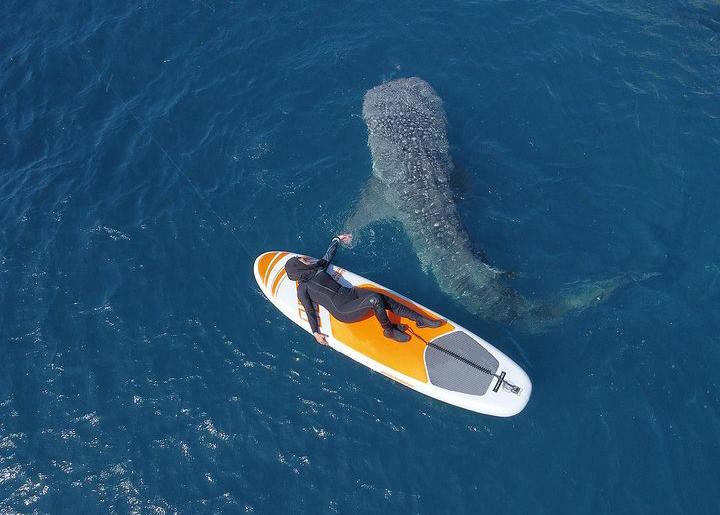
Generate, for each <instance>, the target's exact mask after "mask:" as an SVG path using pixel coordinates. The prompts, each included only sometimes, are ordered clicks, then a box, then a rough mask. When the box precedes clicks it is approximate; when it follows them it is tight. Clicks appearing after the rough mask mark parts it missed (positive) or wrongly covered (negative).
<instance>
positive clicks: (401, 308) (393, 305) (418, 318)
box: [382, 295, 442, 327]
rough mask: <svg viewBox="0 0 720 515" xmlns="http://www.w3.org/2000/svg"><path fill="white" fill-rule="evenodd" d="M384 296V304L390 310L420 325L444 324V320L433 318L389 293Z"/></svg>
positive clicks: (436, 325) (438, 325) (435, 325)
mask: <svg viewBox="0 0 720 515" xmlns="http://www.w3.org/2000/svg"><path fill="white" fill-rule="evenodd" d="M382 297H383V301H384V304H385V305H386V306H387V308H388V309H389V310H390V311H392V312H393V313H395V314H396V315H398V316H401V317H404V318H408V319H410V320H412V321H413V322H415V324H416V325H417V326H418V327H440V326H441V325H442V320H431V319H429V318H426V317H424V316H423V315H422V314H421V313H418V312H417V311H415V310H414V309H411V308H409V307H407V306H406V305H405V304H401V303H399V302H398V301H396V300H395V299H393V298H391V297H388V296H387V295H383V296H382Z"/></svg>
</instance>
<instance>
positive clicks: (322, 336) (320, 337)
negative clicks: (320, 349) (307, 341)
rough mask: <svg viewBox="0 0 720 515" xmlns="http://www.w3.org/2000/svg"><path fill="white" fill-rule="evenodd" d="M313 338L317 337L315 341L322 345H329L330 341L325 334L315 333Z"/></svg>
mask: <svg viewBox="0 0 720 515" xmlns="http://www.w3.org/2000/svg"><path fill="white" fill-rule="evenodd" d="M313 336H314V337H315V341H316V342H318V343H319V344H320V345H327V344H328V341H327V340H326V338H327V334H323V333H313Z"/></svg>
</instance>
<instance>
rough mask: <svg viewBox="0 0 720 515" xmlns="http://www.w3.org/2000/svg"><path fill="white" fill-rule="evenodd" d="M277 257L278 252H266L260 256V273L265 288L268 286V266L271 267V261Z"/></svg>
mask: <svg viewBox="0 0 720 515" xmlns="http://www.w3.org/2000/svg"><path fill="white" fill-rule="evenodd" d="M276 255H277V253H276V252H266V253H265V254H263V255H262V256H260V261H258V272H259V273H260V278H261V279H262V280H263V284H264V285H265V286H267V284H265V282H266V281H265V276H266V275H267V271H268V266H269V265H270V261H272V260H273V258H274V257H275V256H276Z"/></svg>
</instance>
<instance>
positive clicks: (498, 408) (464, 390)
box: [254, 251, 532, 417]
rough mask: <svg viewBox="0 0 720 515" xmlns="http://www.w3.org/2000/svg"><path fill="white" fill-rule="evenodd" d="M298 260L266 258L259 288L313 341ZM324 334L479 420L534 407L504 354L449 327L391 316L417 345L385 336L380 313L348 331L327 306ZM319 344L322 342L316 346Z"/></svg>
mask: <svg viewBox="0 0 720 515" xmlns="http://www.w3.org/2000/svg"><path fill="white" fill-rule="evenodd" d="M298 255H302V254H294V253H292V252H285V251H271V252H265V253H264V254H261V255H260V256H258V258H257V259H256V260H255V266H254V269H255V280H256V281H257V283H258V286H259V287H260V289H261V290H262V292H263V294H264V295H265V296H266V297H267V298H268V300H269V301H270V302H272V303H273V304H274V305H275V307H276V308H278V309H279V310H280V311H281V312H282V313H283V314H284V315H285V316H287V317H288V318H289V319H290V320H292V321H293V322H295V323H296V324H297V325H299V326H300V327H302V328H303V329H304V330H306V331H307V332H308V333H311V334H312V331H311V329H310V324H309V323H308V321H307V315H306V314H305V310H304V309H303V306H302V304H300V302H299V300H298V298H297V283H296V282H295V281H291V280H290V279H288V277H287V274H286V273H285V262H286V261H287V260H288V259H290V258H291V257H293V256H298ZM327 272H328V273H329V274H330V275H331V276H332V277H333V278H334V279H335V280H336V281H337V282H339V283H340V284H342V285H343V286H346V287H358V288H368V289H371V290H374V291H376V292H379V293H383V294H385V295H388V296H390V297H393V298H395V300H397V301H398V302H401V303H403V304H405V305H407V306H410V307H412V308H413V309H414V310H416V311H419V312H421V313H423V314H424V315H425V316H427V317H429V318H442V319H445V317H442V316H441V315H439V314H437V313H435V312H434V311H432V310H430V309H428V308H426V307H425V306H421V305H420V304H418V303H416V302H413V301H412V300H410V299H408V298H406V297H404V296H402V295H400V294H399V293H396V292H394V291H392V290H390V289H388V288H385V287H383V286H381V285H379V284H377V283H374V282H373V281H370V280H368V279H365V278H364V277H361V276H359V275H357V274H354V273H352V272H349V271H348V270H345V269H343V268H340V267H339V266H335V265H330V266H329V267H328V269H327ZM316 309H317V313H318V319H319V323H320V332H322V333H323V334H326V335H327V341H328V343H329V346H330V347H332V348H333V349H335V350H336V351H338V352H340V353H342V354H344V355H346V356H348V357H349V358H351V359H353V360H355V361H357V362H358V363H361V364H363V365H365V366H366V367H368V368H370V369H372V370H374V371H376V372H378V373H380V374H383V375H385V376H387V377H389V378H390V379H393V380H394V381H397V382H398V383H400V384H402V385H405V386H407V387H408V388H411V389H413V390H415V391H417V392H420V393H423V394H425V395H427V396H429V397H432V398H434V399H438V400H440V401H443V402H446V403H448V404H452V405H454V406H459V407H461V408H465V409H468V410H470V411H474V412H477V413H484V414H488V415H495V416H498V417H510V416H513V415H516V414H518V413H520V412H521V411H522V410H523V408H524V407H525V405H526V404H527V403H528V400H530V393H531V392H532V383H531V382H530V378H529V377H528V376H527V374H526V373H525V371H524V370H523V369H522V368H520V367H519V366H518V365H517V364H516V363H515V362H514V361H513V360H511V359H510V358H509V357H507V356H506V355H505V354H503V353H502V352H501V351H500V350H498V349H496V348H495V347H493V346H492V345H491V344H489V343H488V342H486V341H485V340H483V339H482V338H480V337H479V336H477V335H475V334H473V333H472V332H470V331H468V330H467V329H465V328H464V327H461V326H460V324H457V323H455V322H453V321H451V320H447V319H445V320H447V321H446V323H445V324H443V325H442V326H440V327H437V328H418V327H417V326H416V325H415V323H414V322H412V321H409V320H406V319H403V318H399V317H397V316H394V315H393V314H390V318H391V320H392V321H393V322H396V323H397V322H401V323H404V324H407V325H408V330H407V331H406V333H407V334H409V335H410V336H411V338H410V341H408V342H404V343H399V342H396V341H394V340H391V339H389V338H386V337H385V336H384V335H383V332H382V328H381V327H380V324H379V323H378V321H377V319H376V318H375V316H374V315H373V314H372V313H368V316H367V317H365V318H364V319H362V320H360V321H358V322H353V323H349V324H348V323H343V322H340V321H339V320H337V319H336V318H334V317H333V316H331V315H330V313H329V312H328V310H327V309H325V308H324V307H322V306H318V307H317V308H316ZM311 341H312V344H314V345H316V344H315V340H314V339H313V340H311Z"/></svg>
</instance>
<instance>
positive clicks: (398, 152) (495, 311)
mask: <svg viewBox="0 0 720 515" xmlns="http://www.w3.org/2000/svg"><path fill="white" fill-rule="evenodd" d="M363 118H364V120H365V123H366V124H367V127H368V132H369V136H368V145H369V147H370V151H371V152H372V160H373V177H372V178H371V181H370V184H369V186H368V188H367V190H366V191H365V194H364V197H363V199H362V201H361V203H360V205H359V206H358V210H357V211H356V213H355V214H354V215H353V216H352V217H351V218H350V220H348V222H347V223H346V228H347V229H349V230H353V229H359V228H360V227H361V226H363V225H365V224H367V223H369V222H372V221H373V220H376V219H378V218H386V219H387V218H390V219H395V220H397V221H399V222H400V223H401V224H402V225H403V227H404V228H405V231H406V232H407V234H408V236H409V237H410V239H411V240H412V243H413V245H414V247H415V250H416V253H417V256H418V259H419V260H420V263H421V265H422V266H423V268H424V269H425V270H427V271H430V272H431V273H432V274H433V275H434V276H435V278H436V280H437V282H438V285H439V286H440V288H441V289H442V290H443V291H445V292H446V293H447V294H449V295H451V296H453V297H454V298H457V299H458V300H459V301H460V302H462V303H463V304H464V305H466V306H467V307H468V309H469V310H470V311H471V312H473V313H475V314H478V315H480V316H482V317H483V318H487V319H492V320H496V321H498V322H502V323H513V324H514V325H517V326H520V327H522V328H524V329H526V330H529V331H537V330H541V329H543V328H546V327H548V326H550V325H553V324H555V323H558V322H559V321H560V320H561V319H562V317H563V316H564V315H566V314H567V313H569V312H571V311H580V310H582V309H585V308H586V307H588V306H590V305H592V304H594V303H597V302H599V301H601V300H603V299H604V298H606V297H607V296H608V295H609V294H610V293H612V292H613V291H614V290H616V289H617V288H619V287H621V286H623V285H625V284H627V283H629V282H631V281H635V280H638V277H635V276H631V275H630V274H627V275H621V276H618V277H615V278H612V279H608V280H606V281H600V282H592V283H591V282H583V283H576V284H574V285H573V286H572V287H570V288H566V291H565V292H564V294H563V295H562V296H559V297H558V298H557V299H555V300H552V301H539V300H532V299H528V298H526V297H524V296H522V295H520V294H519V293H518V292H517V291H515V290H513V289H512V288H510V287H508V286H507V285H506V284H505V278H504V275H505V274H504V273H503V272H501V271H499V270H497V269H495V268H493V267H491V266H490V265H488V264H487V263H484V262H483V261H482V260H481V259H480V258H479V257H478V256H477V255H475V254H474V253H473V251H472V249H471V245H470V240H469V238H468V235H467V232H466V231H465V229H464V228H463V226H462V224H461V223H460V219H459V216H458V213H457V210H456V207H455V203H454V201H453V198H452V193H451V190H450V186H449V184H448V182H449V179H450V174H451V173H452V172H453V169H454V166H453V163H452V159H451V158H450V152H449V148H448V141H447V131H446V126H447V122H446V118H445V111H444V109H443V105H442V101H441V100H440V98H439V97H438V95H437V94H436V93H435V91H434V90H433V89H432V87H430V85H429V84H428V83H427V82H425V81H424V80H422V79H419V78H417V77H413V78H409V79H399V80H394V81H392V82H388V83H385V84H382V85H380V86H377V87H375V88H373V89H371V90H369V91H368V92H367V93H366V95H365V101H364V103H363Z"/></svg>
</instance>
